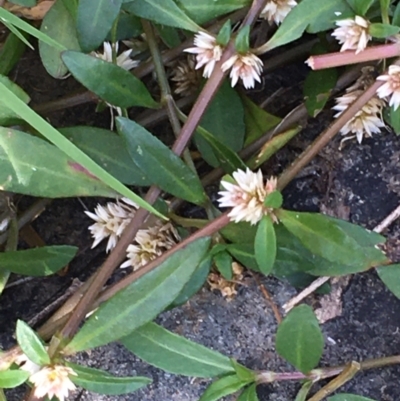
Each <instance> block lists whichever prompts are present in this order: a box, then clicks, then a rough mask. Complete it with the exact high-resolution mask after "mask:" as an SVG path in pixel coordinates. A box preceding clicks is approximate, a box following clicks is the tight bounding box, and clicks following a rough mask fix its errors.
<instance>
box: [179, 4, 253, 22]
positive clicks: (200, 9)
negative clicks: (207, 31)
mask: <svg viewBox="0 0 400 401" xmlns="http://www.w3.org/2000/svg"><path fill="white" fill-rule="evenodd" d="M176 2H177V3H178V4H179V5H180V6H181V8H182V9H184V10H185V11H186V13H187V15H189V17H190V18H192V19H193V21H196V22H197V23H198V24H204V23H205V22H208V21H210V20H212V19H215V18H217V17H219V16H221V15H225V14H228V13H230V12H232V11H235V10H239V9H240V8H243V7H246V6H250V4H251V0H218V1H215V0H201V1H198V0H176Z"/></svg>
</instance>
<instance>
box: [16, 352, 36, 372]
mask: <svg viewBox="0 0 400 401" xmlns="http://www.w3.org/2000/svg"><path fill="white" fill-rule="evenodd" d="M14 362H15V363H16V364H17V365H18V366H19V368H20V369H21V370H25V371H26V372H29V373H30V374H31V375H33V374H34V373H36V372H39V370H40V365H37V364H36V363H35V362H32V361H31V360H30V359H29V358H28V357H27V356H26V355H25V354H24V353H22V354H20V355H18V356H17V357H16V358H15V360H14Z"/></svg>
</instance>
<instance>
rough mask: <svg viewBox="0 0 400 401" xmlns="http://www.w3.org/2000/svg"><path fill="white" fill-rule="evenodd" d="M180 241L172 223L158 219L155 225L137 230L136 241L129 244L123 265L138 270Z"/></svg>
mask: <svg viewBox="0 0 400 401" xmlns="http://www.w3.org/2000/svg"><path fill="white" fill-rule="evenodd" d="M179 241H180V236H179V234H178V232H177V231H176V229H175V227H174V226H173V225H172V224H171V223H166V224H163V223H162V222H160V221H158V222H157V223H156V224H155V225H154V226H152V227H149V228H147V229H141V230H139V231H138V232H137V234H136V236H135V240H134V242H133V243H132V244H131V245H129V246H128V249H127V257H128V260H126V261H125V262H124V263H123V264H122V265H121V267H122V268H124V267H133V270H137V269H139V268H140V267H142V266H145V265H146V264H147V263H149V262H150V261H152V260H154V259H156V258H157V257H158V256H160V255H162V254H163V253H164V252H165V251H167V250H168V249H170V248H172V247H173V246H174V245H176V244H177V243H178V242H179Z"/></svg>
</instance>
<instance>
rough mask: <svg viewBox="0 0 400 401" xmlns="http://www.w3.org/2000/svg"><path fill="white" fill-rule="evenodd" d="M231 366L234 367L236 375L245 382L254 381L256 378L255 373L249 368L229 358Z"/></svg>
mask: <svg viewBox="0 0 400 401" xmlns="http://www.w3.org/2000/svg"><path fill="white" fill-rule="evenodd" d="M231 363H232V366H233V367H234V369H235V372H236V375H237V377H238V378H239V379H240V380H242V381H245V382H249V383H251V382H254V381H256V379H257V374H256V372H254V371H253V370H251V369H248V368H246V366H243V365H241V364H240V363H239V362H237V361H236V360H235V359H231Z"/></svg>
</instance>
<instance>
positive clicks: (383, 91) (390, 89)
mask: <svg viewBox="0 0 400 401" xmlns="http://www.w3.org/2000/svg"><path fill="white" fill-rule="evenodd" d="M377 79H378V80H379V81H385V83H384V84H383V85H382V86H381V87H380V88H379V89H378V91H377V94H378V96H379V97H380V98H381V99H382V98H383V99H385V98H387V97H389V96H390V100H389V106H393V108H394V110H397V108H398V107H399V105H400V66H399V65H395V64H394V65H391V66H389V71H388V73H387V74H386V75H380V76H379V77H378V78H377Z"/></svg>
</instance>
